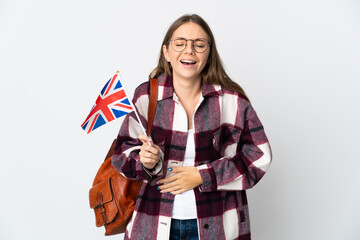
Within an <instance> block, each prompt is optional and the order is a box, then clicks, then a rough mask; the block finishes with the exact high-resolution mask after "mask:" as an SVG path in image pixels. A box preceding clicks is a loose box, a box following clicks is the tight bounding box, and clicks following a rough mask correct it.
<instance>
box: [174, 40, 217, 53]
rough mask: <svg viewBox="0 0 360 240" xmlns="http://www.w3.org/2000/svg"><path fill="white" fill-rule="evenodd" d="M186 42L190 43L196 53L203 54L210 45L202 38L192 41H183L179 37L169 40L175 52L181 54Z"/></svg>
mask: <svg viewBox="0 0 360 240" xmlns="http://www.w3.org/2000/svg"><path fill="white" fill-rule="evenodd" d="M188 41H192V47H193V49H194V50H195V52H197V53H203V52H205V51H206V50H207V49H208V47H209V45H210V42H209V41H208V40H206V39H203V38H198V39H195V40H193V39H185V38H181V37H178V38H174V39H171V40H170V45H171V48H172V49H173V50H174V51H175V52H182V51H184V49H185V48H186V46H187V42H188Z"/></svg>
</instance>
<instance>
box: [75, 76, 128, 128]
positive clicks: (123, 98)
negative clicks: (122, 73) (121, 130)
mask: <svg viewBox="0 0 360 240" xmlns="http://www.w3.org/2000/svg"><path fill="white" fill-rule="evenodd" d="M133 110H134V108H133V106H132V104H131V102H130V100H129V99H128V97H127V95H126V92H125V89H124V87H123V85H122V84H121V81H120V78H119V76H118V73H116V74H115V75H114V77H112V78H110V80H109V81H108V82H107V83H106V84H105V86H104V88H103V89H102V90H101V93H100V95H99V97H98V98H97V99H96V102H95V105H94V106H93V107H92V109H91V111H90V114H89V116H88V117H87V118H86V120H85V122H84V123H83V124H82V125H81V127H82V128H83V129H84V130H85V131H86V132H87V133H90V132H91V131H93V130H95V129H97V128H98V127H100V126H102V125H104V124H105V123H108V122H110V121H112V120H114V119H116V118H119V117H122V116H124V115H126V114H128V113H130V112H132V111H133Z"/></svg>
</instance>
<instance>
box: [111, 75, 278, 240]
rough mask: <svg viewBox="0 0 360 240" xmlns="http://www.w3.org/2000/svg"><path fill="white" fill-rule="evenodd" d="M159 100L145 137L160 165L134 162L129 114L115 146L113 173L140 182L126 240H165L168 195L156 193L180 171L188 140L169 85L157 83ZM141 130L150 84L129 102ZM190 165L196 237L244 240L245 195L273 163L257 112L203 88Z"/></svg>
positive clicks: (135, 143) (232, 96)
mask: <svg viewBox="0 0 360 240" xmlns="http://www.w3.org/2000/svg"><path fill="white" fill-rule="evenodd" d="M158 82H159V94H158V103H157V108H156V113H155V116H154V121H153V126H152V134H151V137H152V139H153V141H154V143H155V144H157V145H158V146H159V147H160V149H161V151H162V157H161V161H159V163H158V164H157V165H156V167H155V168H154V169H152V170H151V171H149V170H147V169H145V168H144V167H143V166H142V164H141V162H140V160H139V159H140V157H139V154H138V153H139V151H140V150H139V148H140V146H141V145H142V144H141V142H140V140H139V139H138V135H140V134H142V130H141V128H140V126H139V124H138V123H137V122H136V120H135V115H134V113H130V114H128V115H127V116H126V118H125V120H124V122H123V124H122V126H121V129H120V132H119V135H118V139H117V144H116V149H115V154H114V156H113V158H112V159H113V166H114V167H115V168H116V169H117V170H118V171H119V172H121V173H122V174H123V175H125V176H126V177H128V178H130V179H134V180H144V181H143V184H142V187H141V189H140V192H139V196H138V199H137V201H136V206H135V211H134V213H133V216H132V219H131V220H130V222H129V224H128V226H127V230H126V233H125V238H124V239H135V240H138V239H150V240H153V239H164V240H165V239H166V240H168V239H169V235H170V223H171V214H172V207H173V202H174V198H175V196H174V195H171V194H166V193H164V194H162V193H160V192H159V191H158V190H156V188H157V185H156V182H157V181H159V180H160V179H162V178H164V177H166V176H168V174H169V173H168V171H167V169H168V168H171V167H178V166H182V164H183V159H184V155H185V147H186V141H187V131H188V121H187V115H186V112H185V110H184V108H183V107H182V105H181V103H180V101H179V99H178V97H177V96H176V94H175V93H174V89H173V84H172V79H171V78H167V79H165V77H164V75H161V76H159V78H158ZM133 102H134V104H135V107H136V108H137V110H138V113H139V115H140V118H141V121H142V124H143V126H147V108H148V103H149V82H146V83H143V84H141V85H140V86H139V87H138V88H137V89H136V91H135V93H134V100H133ZM192 120H193V126H194V130H195V133H194V137H195V166H196V167H197V168H198V170H199V172H200V175H201V178H202V181H203V183H202V185H200V186H199V187H197V188H195V189H194V193H195V198H196V205H197V219H198V228H199V238H200V239H206V240H210V239H213V240H221V239H240V240H249V239H250V225H249V212H248V206H247V198H246V192H245V190H246V189H249V188H251V187H253V186H254V185H255V184H256V183H257V182H258V181H259V180H260V179H261V178H262V177H263V175H264V174H265V171H266V170H267V169H268V167H269V165H270V162H271V150H270V146H269V143H268V140H267V137H266V135H265V133H264V129H263V126H262V124H261V122H260V121H259V119H258V117H257V115H256V112H255V111H254V109H253V108H252V106H251V105H250V104H249V102H248V101H246V100H245V99H244V98H243V97H242V96H241V95H240V94H238V93H237V92H234V91H230V90H227V89H224V88H222V87H220V86H217V85H211V84H203V85H202V96H201V99H200V103H199V105H198V107H197V108H196V110H195V113H194V116H193V119H192Z"/></svg>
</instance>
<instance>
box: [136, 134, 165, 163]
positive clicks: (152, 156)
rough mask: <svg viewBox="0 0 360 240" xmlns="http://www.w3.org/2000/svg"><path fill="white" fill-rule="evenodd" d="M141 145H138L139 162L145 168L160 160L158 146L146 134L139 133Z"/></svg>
mask: <svg viewBox="0 0 360 240" xmlns="http://www.w3.org/2000/svg"><path fill="white" fill-rule="evenodd" d="M139 139H140V141H141V142H142V143H143V145H142V146H141V147H140V153H139V155H140V162H141V163H142V165H143V166H144V167H146V168H147V169H152V168H154V167H155V166H156V164H157V163H158V162H159V160H160V148H159V146H158V145H156V144H154V143H153V141H152V139H151V138H150V137H148V136H146V135H139Z"/></svg>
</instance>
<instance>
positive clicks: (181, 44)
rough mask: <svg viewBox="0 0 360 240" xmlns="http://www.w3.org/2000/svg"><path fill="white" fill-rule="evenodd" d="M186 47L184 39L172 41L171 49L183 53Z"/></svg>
mask: <svg viewBox="0 0 360 240" xmlns="http://www.w3.org/2000/svg"><path fill="white" fill-rule="evenodd" d="M185 46H186V40H185V39H183V38H175V39H173V40H172V41H171V47H172V48H173V49H174V50H175V51H177V52H181V51H182V50H184V49H185Z"/></svg>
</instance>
